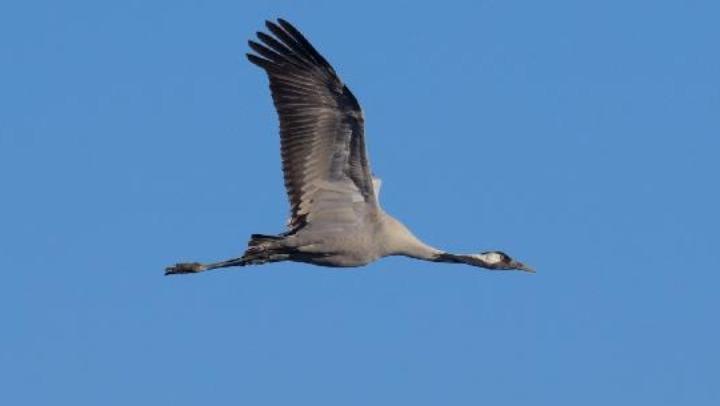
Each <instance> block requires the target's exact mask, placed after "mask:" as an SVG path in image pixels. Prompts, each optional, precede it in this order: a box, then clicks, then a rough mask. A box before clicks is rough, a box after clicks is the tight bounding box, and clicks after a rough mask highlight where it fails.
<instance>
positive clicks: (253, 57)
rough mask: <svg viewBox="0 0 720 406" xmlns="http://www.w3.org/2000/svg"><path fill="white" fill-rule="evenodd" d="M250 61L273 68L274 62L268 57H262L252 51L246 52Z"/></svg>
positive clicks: (268, 68) (267, 68) (262, 66)
mask: <svg viewBox="0 0 720 406" xmlns="http://www.w3.org/2000/svg"><path fill="white" fill-rule="evenodd" d="M245 56H246V57H247V59H248V61H250V62H252V63H253V64H254V65H257V66H259V67H261V68H263V69H265V70H271V69H272V68H273V63H272V62H270V61H268V60H267V59H264V58H261V57H259V56H257V55H253V54H251V53H247V54H245Z"/></svg>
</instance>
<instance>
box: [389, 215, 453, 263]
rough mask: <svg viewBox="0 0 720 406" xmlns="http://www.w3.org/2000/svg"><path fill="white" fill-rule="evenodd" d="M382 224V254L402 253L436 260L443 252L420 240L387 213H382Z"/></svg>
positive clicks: (412, 256)
mask: <svg viewBox="0 0 720 406" xmlns="http://www.w3.org/2000/svg"><path fill="white" fill-rule="evenodd" d="M383 226H384V228H385V241H384V251H385V252H384V255H403V256H406V257H411V258H416V259H422V260H425V261H437V259H438V258H439V257H441V256H442V255H443V254H445V253H444V252H443V251H441V250H439V249H437V248H434V247H431V246H429V245H427V244H425V243H424V242H422V241H420V239H418V238H417V237H415V235H414V234H413V233H411V232H410V230H408V229H407V227H405V225H404V224H402V223H401V222H399V221H398V220H396V219H395V218H393V217H391V216H389V215H386V214H385V215H384V219H383Z"/></svg>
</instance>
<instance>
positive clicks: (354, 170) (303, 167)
mask: <svg viewBox="0 0 720 406" xmlns="http://www.w3.org/2000/svg"><path fill="white" fill-rule="evenodd" d="M266 27H267V29H268V30H269V31H270V32H271V33H272V34H273V35H274V37H273V36H270V35H267V34H264V33H262V32H259V33H258V34H257V36H258V39H259V40H260V41H261V42H262V44H261V43H257V42H254V41H249V44H250V48H251V49H252V50H253V51H255V52H256V53H257V54H258V55H259V56H258V55H254V54H247V57H248V59H249V60H250V62H252V63H254V64H255V65H258V66H259V67H261V68H263V69H264V70H265V71H266V72H267V74H268V77H269V79H270V89H271V91H272V97H273V101H274V103H275V108H276V110H277V112H278V116H279V119H280V139H281V153H282V163H283V174H284V177H285V188H286V190H287V193H288V199H289V201H290V215H291V216H290V220H289V223H288V227H289V229H290V232H293V231H294V230H297V229H299V228H300V227H303V226H305V225H307V224H310V223H315V225H316V226H317V225H320V224H323V223H325V224H327V225H339V224H350V223H357V222H358V220H360V217H361V216H362V215H363V213H366V212H367V208H368V207H371V208H375V207H377V199H376V197H375V191H374V188H373V181H372V177H371V175H370V168H369V164H368V160H367V154H366V150H365V140H364V123H363V121H364V120H363V114H362V110H361V108H360V105H359V104H358V101H357V99H356V98H355V96H354V95H353V94H352V92H350V89H348V88H347V86H345V85H344V84H343V83H342V81H341V80H340V78H339V77H338V76H337V74H336V73H335V70H334V69H333V68H332V66H330V64H329V63H328V62H327V61H326V60H325V58H323V57H322V55H320V54H319V53H318V52H317V51H316V50H315V48H314V47H313V46H312V45H311V44H310V42H309V41H308V40H307V39H305V37H304V36H303V35H302V34H301V33H300V32H299V31H298V30H297V29H296V28H295V27H293V26H292V25H290V23H288V22H286V21H284V20H282V19H278V22H277V24H276V23H273V22H270V21H268V22H266Z"/></svg>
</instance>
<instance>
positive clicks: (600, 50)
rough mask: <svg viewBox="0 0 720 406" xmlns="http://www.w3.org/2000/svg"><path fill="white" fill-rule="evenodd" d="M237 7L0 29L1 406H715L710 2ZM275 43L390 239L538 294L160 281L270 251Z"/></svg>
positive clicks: (400, 266)
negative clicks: (511, 267) (266, 28)
mask: <svg viewBox="0 0 720 406" xmlns="http://www.w3.org/2000/svg"><path fill="white" fill-rule="evenodd" d="M247 3H249V2H234V1H232V2H231V1H219V2H202V1H166V2H146V1H124V2H97V1H85V2H80V1H67V2H59V1H58V2H51V1H45V2H43V1H9V2H8V1H5V2H3V3H2V5H1V6H0V70H1V72H2V75H0V94H1V96H0V189H1V192H0V193H1V195H0V196H1V199H0V206H1V208H2V210H0V220H1V223H0V264H1V265H2V268H3V271H2V274H3V278H2V282H1V283H0V309H1V310H0V315H1V324H2V326H1V327H2V333H1V334H0V382H2V390H0V403H2V404H6V405H21V404H28V405H49V404H55V405H58V404H74V405H98V404H103V405H143V404H156V405H163V404H168V405H169V404H173V405H200V404H203V405H210V404H244V405H293V404H313V405H385V404H388V405H390V404H394V405H398V404H410V405H439V404H452V405H477V404H491V405H527V404H538V405H541V404H548V405H549V404H553V405H558V404H560V405H578V404H582V405H608V404H614V405H639V404H643V405H716V404H720V386H718V376H719V374H720V370H719V369H720V367H719V365H720V349H719V347H718V342H720V328H719V327H718V316H717V312H718V308H720V301H719V300H718V284H719V283H720V276H719V273H720V254H719V249H720V244H719V243H720V239H719V238H718V227H719V226H720V221H719V215H718V207H720V192H719V188H718V175H719V174H720V164H719V163H718V151H720V141H719V138H718V137H719V136H720V114H719V113H720V74H719V73H720V54H719V53H718V39H719V38H720V25H719V24H718V20H719V18H720V6H719V5H718V4H719V3H718V2H716V1H619V0H617V1H602V2H580V1H570V0H567V1H542V2H540V1H479V2H476V1H442V2H426V3H424V4H421V3H422V2H418V1H406V2H390V1H365V2H336V1H317V2H309V1H289V0H287V1H273V2H254V3H256V4H254V5H251V4H247ZM278 16H282V17H285V18H287V19H289V20H290V21H292V22H294V23H295V24H296V25H297V26H298V27H300V29H301V30H303V32H305V33H306V35H307V36H308V37H309V38H311V40H312V41H313V42H314V43H315V44H316V46H317V47H318V48H319V49H320V50H321V51H322V52H323V53H324V54H325V55H326V56H327V57H328V59H329V60H330V61H331V62H332V63H333V64H334V65H335V67H336V69H337V71H338V72H339V73H340V75H341V76H342V77H343V79H344V80H345V81H346V82H347V83H348V84H349V86H350V87H351V88H352V89H353V91H354V92H355V94H356V95H357V96H358V98H359V99H360V101H361V103H362V105H363V107H364V109H365V114H366V117H367V137H368V146H369V152H370V156H371V159H372V165H373V168H374V171H375V172H376V173H377V174H378V175H379V176H380V177H381V178H382V179H383V180H384V186H383V191H382V195H381V200H382V202H383V204H384V206H385V207H386V209H387V210H388V211H389V212H390V213H394V214H395V215H397V216H398V217H399V218H401V219H402V220H403V221H404V222H406V223H407V224H408V225H410V226H411V227H412V228H413V229H414V231H415V232H416V234H418V235H419V236H420V237H422V238H424V239H425V240H426V241H428V242H429V243H431V244H433V245H436V246H438V247H442V248H445V249H448V250H456V251H480V250H485V249H490V248H499V249H503V250H506V251H507V252H509V253H511V254H512V255H514V256H516V257H517V258H519V259H521V260H524V261H527V262H528V263H529V264H531V265H533V266H535V267H536V268H537V269H538V271H539V272H538V273H537V274H536V275H527V274H522V273H490V272H483V271H480V270H477V269H474V268H470V267H462V266H451V265H440V264H430V263H422V262H418V261H411V260H408V259H403V258H391V259H385V260H382V261H380V262H377V263H375V264H373V265H371V266H368V267H365V268H360V269H354V270H331V269H323V268H314V267H311V266H307V265H302V264H293V263H284V264H273V265H270V266H263V267H255V268H250V269H235V270H228V271H218V272H212V273H206V274H202V275H195V276H189V277H173V278H166V277H164V276H163V268H164V266H166V265H167V264H170V263H173V262H176V261H178V260H215V259H224V258H227V257H231V256H236V255H238V254H240V253H241V252H242V251H243V249H244V247H245V243H246V240H247V237H248V235H249V234H250V233H252V232H264V233H274V232H280V231H282V230H283V226H284V221H285V218H286V214H287V206H286V202H285V195H284V190H283V189H282V181H281V172H280V162H279V154H278V143H279V142H278V136H277V121H276V117H275V112H274V110H273V108H272V104H271V99H270V96H269V91H268V89H267V81H266V78H265V76H264V74H263V73H262V72H261V71H260V70H259V69H257V68H255V67H254V66H252V65H250V64H249V63H248V62H247V61H246V60H245V57H244V53H245V52H246V50H247V46H246V40H247V39H248V38H250V37H251V36H253V34H254V32H255V31H256V30H258V29H261V28H262V26H263V21H264V20H265V19H267V18H273V17H278Z"/></svg>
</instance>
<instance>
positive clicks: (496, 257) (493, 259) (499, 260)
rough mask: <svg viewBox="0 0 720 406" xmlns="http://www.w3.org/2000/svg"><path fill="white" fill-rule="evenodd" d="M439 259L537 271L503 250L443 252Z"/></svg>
mask: <svg viewBox="0 0 720 406" xmlns="http://www.w3.org/2000/svg"><path fill="white" fill-rule="evenodd" d="M438 260H439V261H442V262H455V263H458V262H459V263H464V264H468V265H473V266H479V267H481V268H487V269H496V270H506V271H509V270H518V271H525V272H535V270H533V269H532V268H530V267H529V266H527V265H525V264H523V263H522V262H520V261H516V260H514V259H512V258H510V256H509V255H508V254H506V253H504V252H502V251H487V252H482V253H480V254H468V255H455V254H448V253H443V254H440V256H439V257H438Z"/></svg>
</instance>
